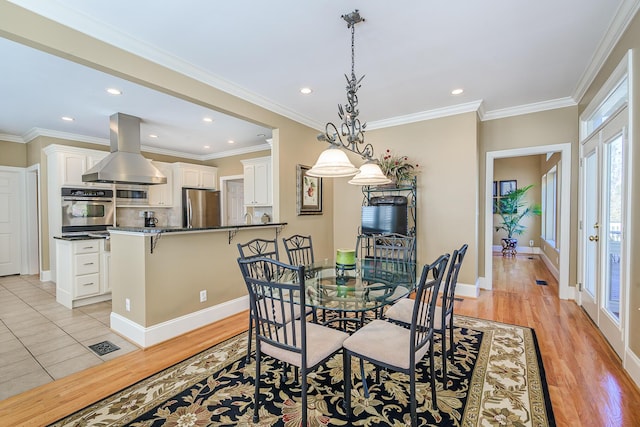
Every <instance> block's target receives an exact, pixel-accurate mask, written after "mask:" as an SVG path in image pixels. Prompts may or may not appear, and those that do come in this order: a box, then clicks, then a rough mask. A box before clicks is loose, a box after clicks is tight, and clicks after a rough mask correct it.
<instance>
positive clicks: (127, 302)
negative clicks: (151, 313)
mask: <svg viewBox="0 0 640 427" xmlns="http://www.w3.org/2000/svg"><path fill="white" fill-rule="evenodd" d="M124 309H125V310H127V311H131V300H130V299H129V298H125V299H124Z"/></svg>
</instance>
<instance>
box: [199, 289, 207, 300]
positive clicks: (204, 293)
mask: <svg viewBox="0 0 640 427" xmlns="http://www.w3.org/2000/svg"><path fill="white" fill-rule="evenodd" d="M206 300H207V291H206V289H205V290H204V291H200V302H205V301H206Z"/></svg>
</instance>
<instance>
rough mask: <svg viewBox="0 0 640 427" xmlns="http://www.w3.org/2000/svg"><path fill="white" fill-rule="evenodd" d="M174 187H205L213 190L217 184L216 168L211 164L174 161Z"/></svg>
mask: <svg viewBox="0 0 640 427" xmlns="http://www.w3.org/2000/svg"><path fill="white" fill-rule="evenodd" d="M173 165H174V180H175V181H176V185H174V187H178V188H182V187H191V188H207V189H212V190H215V189H216V188H217V187H218V185H217V181H218V168H216V167H213V166H202V165H193V164H190V163H174V164H173Z"/></svg>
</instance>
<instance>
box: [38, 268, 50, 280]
mask: <svg viewBox="0 0 640 427" xmlns="http://www.w3.org/2000/svg"><path fill="white" fill-rule="evenodd" d="M40 281H41V282H51V270H42V272H41V273H40Z"/></svg>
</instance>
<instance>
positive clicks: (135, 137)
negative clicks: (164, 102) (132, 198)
mask: <svg viewBox="0 0 640 427" xmlns="http://www.w3.org/2000/svg"><path fill="white" fill-rule="evenodd" d="M109 125H110V126H109V127H110V139H111V153H110V154H109V155H108V156H107V157H105V158H104V159H102V160H101V161H100V162H99V163H97V164H96V165H95V166H94V167H92V168H91V169H89V170H88V171H87V172H86V173H85V174H84V175H82V181H83V182H110V183H116V184H166V183H167V177H165V176H164V175H163V174H162V173H160V171H159V170H158V169H157V168H156V167H155V166H153V165H152V164H151V162H150V161H149V160H147V159H145V158H144V157H142V154H140V119H139V118H138V117H134V116H129V115H128V114H123V113H116V114H113V115H112V116H111V117H110V119H109Z"/></svg>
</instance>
